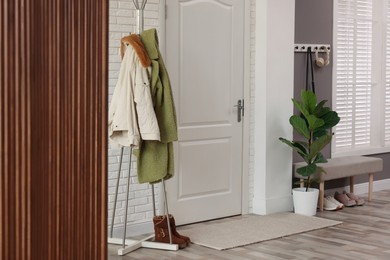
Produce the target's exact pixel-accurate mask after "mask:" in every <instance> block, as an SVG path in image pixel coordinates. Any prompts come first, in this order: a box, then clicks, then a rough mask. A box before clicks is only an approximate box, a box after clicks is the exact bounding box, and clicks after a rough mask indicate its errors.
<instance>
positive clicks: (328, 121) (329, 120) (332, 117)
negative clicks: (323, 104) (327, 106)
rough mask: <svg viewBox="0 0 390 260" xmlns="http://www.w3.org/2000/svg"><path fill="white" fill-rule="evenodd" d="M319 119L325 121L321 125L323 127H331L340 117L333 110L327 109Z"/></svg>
mask: <svg viewBox="0 0 390 260" xmlns="http://www.w3.org/2000/svg"><path fill="white" fill-rule="evenodd" d="M321 119H322V120H324V122H325V124H324V125H323V126H322V127H323V128H324V129H329V128H332V127H334V126H335V125H337V124H338V123H339V122H340V117H339V115H338V114H337V113H336V112H335V111H328V112H327V113H326V114H324V115H323V116H322V117H321Z"/></svg>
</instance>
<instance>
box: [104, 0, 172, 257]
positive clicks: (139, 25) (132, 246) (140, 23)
mask: <svg viewBox="0 0 390 260" xmlns="http://www.w3.org/2000/svg"><path fill="white" fill-rule="evenodd" d="M146 2H147V0H142V3H141V4H139V3H138V0H133V3H134V6H135V8H136V33H137V34H140V33H141V32H143V30H144V9H145V5H146ZM123 150H124V147H122V148H121V155H120V159H119V170H118V175H117V181H116V189H115V200H114V209H113V212H112V220H111V228H110V237H109V238H108V243H109V244H116V245H122V248H120V249H118V255H125V254H128V253H130V252H132V251H134V250H136V249H138V248H141V247H145V248H154V249H163V250H172V251H176V250H179V245H177V244H172V231H171V226H170V221H168V220H169V210H168V201H167V194H166V191H165V182H164V179H161V183H162V190H163V195H164V206H165V213H166V216H167V223H168V232H169V234H168V235H169V242H170V243H169V244H168V243H159V242H154V241H150V240H151V239H152V238H153V237H154V234H153V235H150V236H147V237H145V238H143V239H141V240H133V239H126V229H127V209H128V204H129V191H130V173H131V159H132V153H133V148H132V147H130V155H129V170H128V177H127V185H126V205H125V222H124V231H123V237H122V238H113V228H114V219H115V212H116V204H117V200H118V190H119V179H120V173H121V168H122V159H123ZM151 186H152V199H153V216H156V200H155V196H154V185H153V184H151Z"/></svg>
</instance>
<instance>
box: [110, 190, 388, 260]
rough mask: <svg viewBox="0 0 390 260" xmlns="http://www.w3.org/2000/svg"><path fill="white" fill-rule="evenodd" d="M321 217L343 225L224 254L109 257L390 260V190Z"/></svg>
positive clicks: (149, 252) (193, 251)
mask: <svg viewBox="0 0 390 260" xmlns="http://www.w3.org/2000/svg"><path fill="white" fill-rule="evenodd" d="M362 197H363V198H365V199H367V197H365V196H362ZM317 216H319V217H323V218H328V219H334V220H340V221H343V224H341V225H338V226H335V227H330V228H325V229H321V230H316V231H311V232H307V233H303V234H297V235H292V236H289V237H284V238H280V239H275V240H271V241H266V242H262V243H257V244H253V245H249V246H244V247H239V248H235V249H230V250H224V251H218V250H213V249H209V248H206V247H202V246H198V245H195V244H191V245H190V246H189V247H187V248H185V249H182V250H179V251H176V252H172V251H162V250H153V249H144V248H140V249H138V250H136V251H134V252H131V253H129V254H128V255H126V256H122V257H120V256H118V255H117V254H116V252H117V250H116V249H117V248H118V247H117V246H113V245H109V246H108V251H109V253H108V255H109V259H110V260H114V259H115V260H117V259H122V260H128V259H231V260H241V259H242V260H244V259H329V260H333V259H364V260H369V259H386V260H387V259H390V190H388V191H380V192H375V193H374V194H373V201H372V202H370V203H367V202H366V204H365V205H364V206H360V207H353V208H344V209H342V210H340V211H337V212H333V211H332V212H330V211H324V212H323V213H318V214H317ZM259 232H261V230H259Z"/></svg>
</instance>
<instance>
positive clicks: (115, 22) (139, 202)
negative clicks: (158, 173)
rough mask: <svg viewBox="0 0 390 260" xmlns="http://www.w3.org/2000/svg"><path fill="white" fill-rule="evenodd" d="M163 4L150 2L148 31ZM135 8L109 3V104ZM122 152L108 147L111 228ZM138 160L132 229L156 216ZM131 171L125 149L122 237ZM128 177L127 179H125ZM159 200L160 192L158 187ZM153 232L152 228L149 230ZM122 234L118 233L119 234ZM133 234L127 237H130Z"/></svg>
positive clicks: (117, 224) (125, 1)
mask: <svg viewBox="0 0 390 260" xmlns="http://www.w3.org/2000/svg"><path fill="white" fill-rule="evenodd" d="M159 4H160V0H148V2H147V4H146V7H145V12H144V18H145V20H144V25H145V29H149V28H157V27H158V17H159ZM135 24H136V20H135V7H134V4H133V1H132V0H120V1H110V4H109V59H108V60H109V65H108V70H109V101H111V98H112V94H113V92H114V88H115V85H116V82H117V79H118V74H119V68H120V62H121V57H120V39H121V38H122V37H123V36H126V35H129V33H130V32H134V31H135ZM119 157H120V149H113V148H111V145H109V150H108V225H109V227H110V226H111V221H112V217H111V216H112V211H113V207H114V199H115V195H114V194H115V187H116V178H117V174H118V170H119ZM135 160H136V158H135V157H134V156H133V158H132V164H131V175H130V176H131V186H130V193H129V208H128V222H130V221H131V222H132V223H131V226H133V225H139V224H142V223H147V222H150V221H151V218H152V216H153V212H152V211H153V210H152V209H153V207H152V196H151V194H152V191H151V188H150V185H148V184H138V179H137V169H136V167H137V165H136V161H135ZM128 169H129V149H128V148H125V153H124V156H123V162H122V169H121V179H120V186H119V194H118V202H117V210H116V217H115V220H114V232H115V234H117V235H119V234H121V231H122V228H123V223H124V215H125V200H126V192H125V191H126V184H127V175H128ZM124 177H126V178H124ZM155 194H156V197H157V198H158V195H159V190H158V185H156V190H155ZM156 203H157V205H156V208H157V209H158V200H157V199H156ZM150 228H152V227H150ZM118 232H119V233H118ZM130 233H131V229H130V232H128V234H129V235H130Z"/></svg>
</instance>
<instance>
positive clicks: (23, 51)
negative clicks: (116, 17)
mask: <svg viewBox="0 0 390 260" xmlns="http://www.w3.org/2000/svg"><path fill="white" fill-rule="evenodd" d="M107 25H108V1H107V0H1V2H0V147H1V156H0V245H1V246H0V259H1V260H10V259H39V260H41V259H53V260H54V259H55V260H60V259H72V260H75V259H93V260H97V259H105V258H106V253H107V245H106V237H107V231H106V229H107V225H106V211H107V205H106V204H107V194H106V193H107V188H106V186H107V185H106V184H107V173H106V172H107V169H106V167H107V142H106V139H107V138H106V136H107V132H106V131H107V130H106V129H107V127H106V126H107V42H108V36H107V30H108V28H107Z"/></svg>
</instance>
